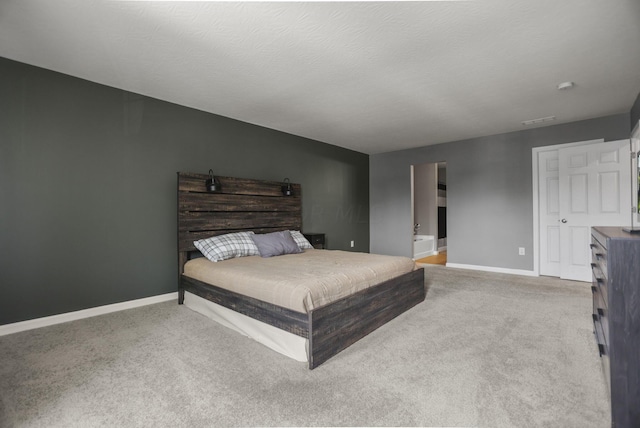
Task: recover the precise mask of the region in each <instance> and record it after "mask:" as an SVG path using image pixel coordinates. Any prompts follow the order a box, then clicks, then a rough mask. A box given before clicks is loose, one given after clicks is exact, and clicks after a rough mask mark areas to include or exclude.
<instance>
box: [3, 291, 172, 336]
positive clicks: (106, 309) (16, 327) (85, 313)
mask: <svg viewBox="0 0 640 428" xmlns="http://www.w3.org/2000/svg"><path fill="white" fill-rule="evenodd" d="M171 300H176V302H177V300H178V292H177V291H176V292H173V293H167V294H161V295H159V296H152V297H145V298H143V299H136V300H129V301H126V302H121V303H114V304H112V305H104V306H97V307H95V308H89V309H83V310H80V311H74V312H66V313H64V314H59V315H51V316H49V317H43V318H35V319H32V320H27V321H20V322H16V323H13V324H5V325H0V336H5V335H7V334H13V333H19V332H21V331H26V330H32V329H34V328H40V327H47V326H50V325H55V324H61V323H63V322H69V321H75V320H79V319H83V318H90V317H95V316H97V315H104V314H109V313H111V312H118V311H124V310H125V309H133V308H138V307H140V306H146V305H153V304H154V303H161V302H168V301H171Z"/></svg>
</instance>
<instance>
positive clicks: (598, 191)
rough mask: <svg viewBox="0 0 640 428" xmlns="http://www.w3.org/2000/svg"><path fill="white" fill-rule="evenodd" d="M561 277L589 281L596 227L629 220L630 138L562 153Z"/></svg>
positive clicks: (561, 150) (560, 152)
mask: <svg viewBox="0 0 640 428" xmlns="http://www.w3.org/2000/svg"><path fill="white" fill-rule="evenodd" d="M558 164H559V169H558V173H559V177H558V183H559V195H558V197H559V210H560V214H559V219H560V221H559V223H558V225H559V232H560V277H561V278H564V279H572V280H577V281H591V265H590V263H591V252H590V249H589V242H590V236H591V227H592V226H624V225H626V224H627V223H628V222H629V210H630V206H629V195H630V192H631V186H630V179H631V178H630V177H631V176H630V174H631V171H630V168H629V140H621V141H610V142H606V143H598V144H588V145H584V146H576V147H569V148H565V149H560V150H559V151H558Z"/></svg>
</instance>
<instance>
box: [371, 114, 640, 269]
mask: <svg viewBox="0 0 640 428" xmlns="http://www.w3.org/2000/svg"><path fill="white" fill-rule="evenodd" d="M461 120H464V119H462V118H461ZM597 138H604V139H605V140H607V141H613V140H619V139H625V138H629V114H628V113H627V114H619V115H615V116H608V117H603V118H598V119H592V120H585V121H580V122H574V123H569V124H563V125H556V126H549V127H544V128H536V129H531V130H526V131H519V132H511V133H507V134H500V135H493V136H489V137H481V138H473V139H470V140H464V141H456V142H451V143H446V144H438V145H433V146H425V147H421V148H416V149H409V150H402V151H396V152H390V153H383V154H377V155H372V156H370V158H369V159H370V166H369V170H370V185H371V195H370V200H371V226H370V227H371V238H370V239H371V252H372V253H381V254H390V255H401V256H411V254H412V238H411V234H412V224H411V180H410V165H415V164H422V163H426V162H446V163H447V261H448V262H450V263H457V264H465V265H475V266H487V267H494V268H505V269H516V270H526V271H531V270H533V256H532V251H533V196H532V195H533V190H532V150H531V149H532V148H534V147H539V146H547V145H554V144H563V143H571V142H577V141H586V140H592V139H597ZM518 247H524V248H525V251H526V255H525V256H519V255H518Z"/></svg>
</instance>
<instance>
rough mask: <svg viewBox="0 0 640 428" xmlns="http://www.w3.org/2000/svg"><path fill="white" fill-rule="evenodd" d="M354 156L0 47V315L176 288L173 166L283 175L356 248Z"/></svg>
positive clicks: (316, 218)
mask: <svg viewBox="0 0 640 428" xmlns="http://www.w3.org/2000/svg"><path fill="white" fill-rule="evenodd" d="M368 158H369V157H368V156H367V155H365V154H362V153H357V152H354V151H350V150H346V149H342V148H339V147H336V146H332V145H328V144H324V143H320V142H317V141H312V140H309V139H305V138H301V137H297V136H294V135H290V134H286V133H282V132H278V131H274V130H271V129H266V128H262V127H259V126H255V125H250V124H247V123H243V122H240V121H237V120H232V119H228V118H224V117H220V116H216V115H213V114H209V113H205V112H202V111H198V110H194V109H190V108H187V107H183V106H179V105H175V104H171V103H168V102H163V101H159V100H157V99H152V98H148V97H144V96H141V95H137V94H133V93H130V92H126V91H122V90H118V89H114V88H111V87H107V86H103V85H99V84H96V83H92V82H88V81H85V80H82V79H77V78H74V77H70V76H66V75H63V74H59V73H55V72H52V71H48V70H44V69H41V68H37V67H32V66H28V65H25V64H21V63H18V62H14V61H10V60H7V59H4V58H0V288H1V290H2V298H0V324H7V323H11V322H17V321H22V320H27V319H32V318H37V317H43V316H48V315H54V314H59V313H64V312H68V311H74V310H80V309H85V308H90V307H95V306H100V305H106V304H111V303H116V302H122V301H127V300H131V299H137V298H143V297H148V296H154V295H159V294H163V293H169V292H172V291H176V289H177V253H176V239H177V232H176V209H177V208H176V181H177V179H176V172H177V171H192V172H202V173H206V172H207V171H208V170H209V168H212V169H213V170H214V172H215V173H216V174H219V175H225V176H232V177H246V178H257V179H266V180H282V179H284V178H285V177H288V178H290V179H291V181H292V182H297V183H301V184H302V189H303V230H304V231H307V232H316V233H320V232H324V233H326V239H327V245H328V247H329V248H331V249H345V250H352V248H350V247H349V241H351V240H353V241H355V247H354V248H353V250H356V251H368V249H369V195H368V190H369V159H368ZM176 304H177V303H176Z"/></svg>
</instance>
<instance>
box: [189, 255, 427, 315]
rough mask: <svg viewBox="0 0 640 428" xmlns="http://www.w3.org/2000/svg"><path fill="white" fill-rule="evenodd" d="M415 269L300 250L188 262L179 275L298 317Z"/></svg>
mask: <svg viewBox="0 0 640 428" xmlns="http://www.w3.org/2000/svg"><path fill="white" fill-rule="evenodd" d="M415 269H416V265H415V262H414V261H413V260H412V259H410V258H408V257H397V256H384V255H379V254H368V253H356V252H350V251H340V250H316V249H313V250H312V249H309V250H305V251H304V252H303V253H300V254H287V255H283V256H277V257H269V258H262V257H260V256H251V257H240V258H234V259H229V260H225V261H222V262H217V263H214V262H211V261H209V260H207V259H205V258H198V259H194V260H190V261H188V262H187V263H186V264H185V266H184V275H185V276H188V277H191V278H194V279H197V280H200V281H202V282H206V283H208V284H213V285H215V286H218V287H220V288H224V289H227V290H229V291H233V292H236V293H239V294H242V295H245V296H249V297H253V298H255V299H259V300H262V301H265V302H269V303H272V304H274V305H277V306H282V307H285V308H288V309H291V310H293V311H296V312H300V313H309V312H310V311H312V310H313V309H316V308H319V307H321V306H324V305H327V304H329V303H331V302H334V301H336V300H339V299H341V298H343V297H346V296H349V295H351V294H354V293H357V292H358V291H360V290H364V289H366V288H368V287H371V286H374V285H377V284H380V283H382V282H385V281H387V280H389V279H391V278H395V277H397V276H400V275H403V274H405V273H408V272H411V271H413V270H415Z"/></svg>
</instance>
